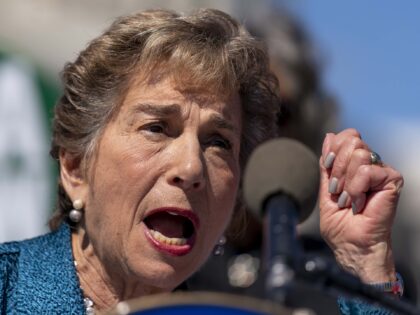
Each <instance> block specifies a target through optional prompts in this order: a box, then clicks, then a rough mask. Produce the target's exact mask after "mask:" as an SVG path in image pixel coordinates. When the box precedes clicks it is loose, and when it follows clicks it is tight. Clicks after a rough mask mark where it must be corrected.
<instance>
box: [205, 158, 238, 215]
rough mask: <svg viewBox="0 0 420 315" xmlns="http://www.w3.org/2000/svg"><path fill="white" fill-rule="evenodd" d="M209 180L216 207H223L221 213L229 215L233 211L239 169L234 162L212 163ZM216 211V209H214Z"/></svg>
mask: <svg viewBox="0 0 420 315" xmlns="http://www.w3.org/2000/svg"><path fill="white" fill-rule="evenodd" d="M208 172H209V181H210V186H211V190H212V195H213V196H214V199H215V200H214V202H215V203H216V204H217V209H224V210H223V211H220V210H219V211H218V212H222V213H223V215H225V216H229V217H230V214H231V213H232V211H233V208H234V206H235V202H236V196H237V192H238V187H239V177H240V171H239V166H238V165H236V164H233V165H229V164H222V163H219V164H213V167H211V168H209V170H208ZM216 211H217V210H216Z"/></svg>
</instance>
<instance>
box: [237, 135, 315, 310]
mask: <svg viewBox="0 0 420 315" xmlns="http://www.w3.org/2000/svg"><path fill="white" fill-rule="evenodd" d="M318 189H319V167H318V161H317V158H316V157H315V155H314V154H313V153H312V151H311V150H310V149H308V148H307V147H306V146H305V145H303V144H301V143H299V142H297V141H295V140H291V139H286V138H281V139H273V140H270V141H268V142H266V143H264V144H262V145H261V146H259V147H258V148H257V149H256V150H255V151H254V152H253V154H252V155H251V157H250V160H249V162H248V164H247V166H246V169H245V174H244V182H243V191H244V197H245V200H246V202H247V205H248V207H249V209H250V210H251V211H252V212H253V213H254V214H256V215H257V216H262V217H263V218H264V226H265V229H264V233H265V235H264V242H265V250H266V259H267V276H266V289H267V295H268V297H269V298H271V299H273V300H275V301H277V302H280V303H283V302H284V299H285V295H286V290H287V289H288V285H289V284H290V283H291V281H292V280H293V277H294V273H295V270H296V268H297V264H298V260H299V256H300V244H299V243H298V241H297V237H296V225H297V223H298V222H303V221H304V220H305V219H306V218H307V217H308V216H309V215H310V214H311V212H312V210H313V209H314V207H315V204H316V201H317V197H318Z"/></svg>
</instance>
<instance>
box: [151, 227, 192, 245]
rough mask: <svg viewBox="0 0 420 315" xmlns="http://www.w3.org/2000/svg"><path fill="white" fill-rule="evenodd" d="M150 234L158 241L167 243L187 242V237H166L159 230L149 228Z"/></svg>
mask: <svg viewBox="0 0 420 315" xmlns="http://www.w3.org/2000/svg"><path fill="white" fill-rule="evenodd" d="M150 234H151V235H152V236H153V238H154V239H155V240H157V241H159V242H160V243H164V244H167V245H178V246H181V245H185V244H187V239H186V238H183V237H167V236H165V235H163V234H162V233H160V232H159V231H155V230H150Z"/></svg>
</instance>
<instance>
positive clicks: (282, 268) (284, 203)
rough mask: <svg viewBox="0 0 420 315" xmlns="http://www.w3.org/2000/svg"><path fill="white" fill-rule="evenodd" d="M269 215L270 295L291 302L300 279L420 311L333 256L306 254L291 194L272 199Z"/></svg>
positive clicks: (413, 313) (413, 314)
mask: <svg viewBox="0 0 420 315" xmlns="http://www.w3.org/2000/svg"><path fill="white" fill-rule="evenodd" d="M265 209H266V215H265V225H266V228H265V229H264V231H265V235H264V237H265V239H266V241H265V246H266V248H265V251H266V255H267V256H266V259H267V262H268V263H267V271H266V278H265V285H266V296H267V297H268V298H269V299H270V300H272V301H275V302H277V303H279V304H281V305H285V304H286V306H287V299H288V295H289V294H290V292H291V288H292V286H293V285H294V283H295V282H296V280H299V281H303V283H304V284H305V285H307V286H308V287H312V288H317V289H321V290H322V291H325V292H326V293H328V294H330V295H332V296H334V297H335V298H338V297H345V298H357V299H359V300H363V301H364V302H366V303H369V304H372V305H373V306H377V307H383V308H386V309H389V310H392V311H394V312H396V313H397V314H409V315H420V310H419V309H417V308H416V307H414V306H413V305H411V304H409V303H407V302H404V301H401V300H398V299H395V298H392V297H390V296H388V295H386V294H384V293H383V292H380V291H378V290H376V289H375V288H372V287H370V286H368V285H366V284H364V283H363V282H362V281H360V279H359V278H358V277H356V276H354V275H352V274H350V273H348V272H346V271H344V270H343V269H341V268H340V267H339V266H338V265H337V263H336V262H335V261H334V260H332V259H326V258H324V257H322V256H308V255H305V254H304V252H303V249H302V246H301V244H300V242H299V240H298V238H297V233H296V225H297V223H298V219H297V211H296V210H295V209H296V204H295V203H294V202H293V201H292V199H291V198H290V197H288V196H287V195H275V196H272V197H271V198H269V199H268V201H267V204H266V208H265Z"/></svg>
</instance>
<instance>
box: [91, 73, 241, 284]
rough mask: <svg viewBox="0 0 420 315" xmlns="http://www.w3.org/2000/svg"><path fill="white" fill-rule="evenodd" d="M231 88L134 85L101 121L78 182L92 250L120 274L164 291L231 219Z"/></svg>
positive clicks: (237, 107) (236, 134)
mask: <svg viewBox="0 0 420 315" xmlns="http://www.w3.org/2000/svg"><path fill="white" fill-rule="evenodd" d="M241 129H242V121H241V104H240V98H239V96H238V95H234V96H232V97H230V98H229V99H225V100H222V99H214V98H213V99H212V98H209V97H207V95H205V94H203V95H200V94H185V93H181V92H179V91H178V90H177V89H175V87H174V85H173V83H172V82H171V80H169V79H166V80H162V81H160V82H157V83H152V84H151V83H144V82H143V83H134V84H133V85H132V86H131V87H130V88H129V90H128V93H127V95H126V98H125V100H124V102H123V104H122V106H121V109H120V110H119V113H118V114H117V115H116V117H115V118H114V119H113V120H112V121H111V122H110V123H109V124H108V125H107V127H106V129H105V130H104V133H103V135H102V137H101V140H100V142H99V145H98V150H97V152H96V155H95V157H94V158H93V162H92V165H91V166H90V170H89V172H88V176H87V180H86V185H85V193H84V195H85V196H86V200H85V224H86V231H87V235H88V236H89V238H90V241H91V242H92V245H93V248H94V250H95V254H96V255H97V256H98V257H99V259H100V260H101V261H102V263H104V264H105V266H106V267H107V269H109V270H112V271H113V272H115V273H116V274H118V276H119V277H123V278H124V277H125V278H126V279H134V280H135V281H137V282H140V283H143V284H145V285H150V286H153V287H156V288H160V289H164V290H171V289H173V288H174V287H176V286H177V285H179V284H180V283H181V282H182V281H183V280H185V279H186V278H187V277H188V276H189V275H191V274H192V273H193V272H194V271H196V270H197V269H198V268H199V266H200V265H201V264H202V263H203V262H204V261H205V259H206V258H207V257H208V255H209V254H210V253H211V251H212V249H213V248H214V246H215V244H216V243H217V240H218V239H219V238H220V236H221V235H222V234H223V232H224V230H225V228H226V226H227V224H228V223H229V220H230V218H231V215H232V212H233V208H234V205H235V200H236V193H237V189H238V184H239V176H240V169H239V150H240V135H241Z"/></svg>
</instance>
